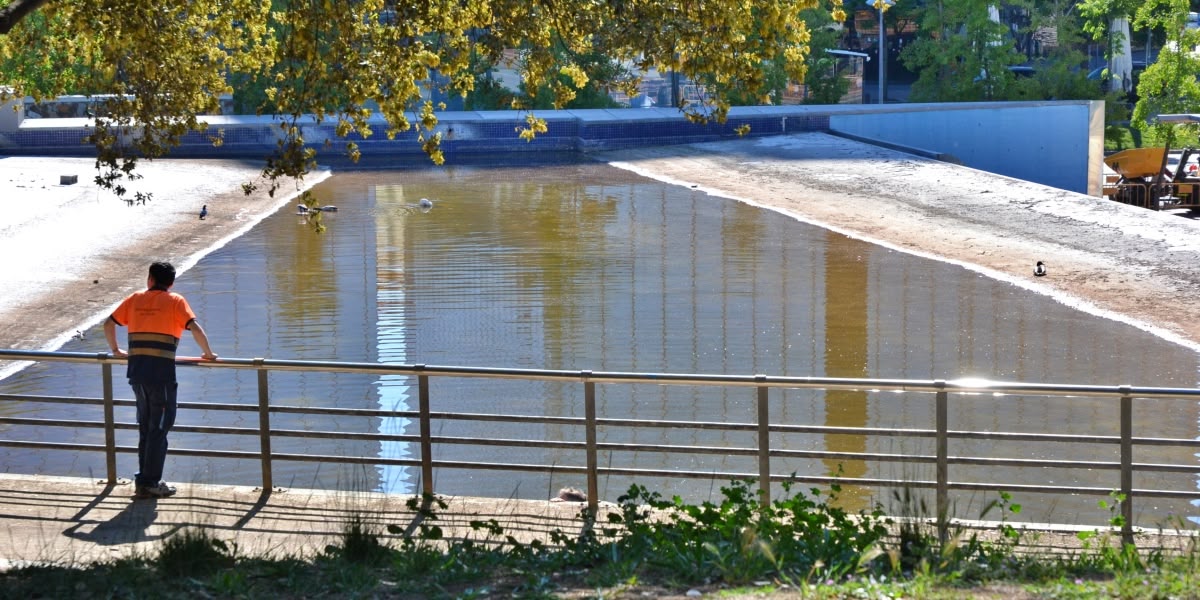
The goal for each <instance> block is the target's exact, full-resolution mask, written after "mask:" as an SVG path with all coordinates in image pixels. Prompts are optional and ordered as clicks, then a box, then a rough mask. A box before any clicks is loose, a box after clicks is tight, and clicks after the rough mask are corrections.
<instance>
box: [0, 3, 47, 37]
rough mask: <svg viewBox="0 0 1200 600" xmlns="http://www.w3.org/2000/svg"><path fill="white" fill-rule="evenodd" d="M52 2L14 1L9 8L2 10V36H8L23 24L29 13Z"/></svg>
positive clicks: (0, 29)
mask: <svg viewBox="0 0 1200 600" xmlns="http://www.w3.org/2000/svg"><path fill="white" fill-rule="evenodd" d="M49 1H50V0H13V1H12V2H10V3H9V5H8V6H6V7H4V8H0V35H4V34H7V33H8V32H9V31H12V28H13V27H15V26H16V25H17V23H20V22H21V19H24V18H25V16H26V15H28V14H29V13H31V12H33V11H35V10H37V9H38V8H41V6H42V5H43V4H45V3H47V2H49Z"/></svg>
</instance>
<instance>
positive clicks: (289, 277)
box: [264, 185, 352, 328]
mask: <svg viewBox="0 0 1200 600" xmlns="http://www.w3.org/2000/svg"><path fill="white" fill-rule="evenodd" d="M312 191H313V194H314V195H315V196H316V198H317V203H318V205H323V204H332V202H331V201H330V199H329V194H330V193H331V192H332V190H331V188H329V187H327V186H321V185H318V186H316V187H315V188H314V189H313V190H312ZM281 210H284V211H290V212H295V210H294V207H284V208H283V209H281ZM295 218H296V219H301V218H303V217H295ZM279 221H280V222H281V225H284V226H285V227H288V229H289V230H290V231H288V232H282V233H280V234H279V235H281V236H286V235H291V236H293V241H292V246H293V247H294V248H295V251H294V252H265V253H264V258H265V262H266V271H267V272H268V273H270V276H271V278H272V281H273V282H274V285H273V286H271V287H270V288H269V289H268V291H267V294H268V297H269V298H268V299H269V301H270V302H271V304H272V305H274V309H275V310H277V311H278V312H279V315H280V316H281V317H282V318H283V319H284V320H285V322H286V323H285V324H286V326H287V327H290V328H303V327H304V326H305V325H306V324H309V323H313V322H314V319H317V320H322V319H324V318H326V317H332V316H333V315H334V313H335V311H336V310H337V304H338V294H337V292H338V290H337V279H336V276H335V273H334V267H335V265H334V257H333V255H332V253H331V251H330V249H331V248H333V247H335V242H336V240H337V238H338V237H340V236H343V235H352V232H349V231H332V230H329V231H326V232H324V233H314V232H313V230H312V228H311V227H299V226H291V225H292V223H291V220H290V219H280V220H279ZM318 322H324V321H318Z"/></svg>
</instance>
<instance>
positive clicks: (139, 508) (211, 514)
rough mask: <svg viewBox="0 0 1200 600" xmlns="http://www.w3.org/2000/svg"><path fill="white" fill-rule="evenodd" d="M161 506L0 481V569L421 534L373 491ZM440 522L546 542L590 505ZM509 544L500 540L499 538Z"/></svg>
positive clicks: (191, 500)
mask: <svg viewBox="0 0 1200 600" xmlns="http://www.w3.org/2000/svg"><path fill="white" fill-rule="evenodd" d="M176 487H177V488H178V489H179V493H178V494H176V495H175V496H172V497H171V498H165V499H161V500H134V499H133V497H132V493H133V485H132V484H131V483H130V482H129V481H128V480H120V481H119V483H118V484H117V485H113V486H110V485H106V484H105V482H104V481H102V480H100V481H97V480H92V479H81V478H64V477H44V476H34V475H7V474H5V475H0V532H2V533H0V571H2V570H5V569H7V568H10V567H12V566H16V565H22V564H29V563H55V564H81V563H89V562H95V561H98V560H100V561H103V560H111V559H117V558H122V557H128V556H137V555H139V554H142V555H153V554H154V553H155V551H156V549H157V544H159V543H160V542H161V541H162V540H164V539H166V538H168V537H170V536H172V535H174V534H177V533H179V532H181V531H184V530H186V529H188V528H193V527H201V528H204V529H205V530H207V531H208V532H209V533H211V534H212V535H213V536H214V537H217V538H219V539H223V540H226V541H231V542H234V543H236V544H237V552H238V555H239V556H272V557H311V556H313V555H315V554H317V553H320V552H322V551H323V550H324V548H325V547H326V546H327V545H329V544H338V543H339V536H340V534H341V533H342V532H343V531H344V529H345V527H346V526H347V524H349V523H351V522H352V519H361V520H362V522H364V523H366V524H367V525H368V526H369V527H371V528H372V529H373V530H374V531H376V532H377V533H378V534H379V535H380V538H381V539H382V540H383V541H385V542H388V541H391V542H395V541H396V540H398V539H399V538H401V537H403V534H389V533H388V531H387V527H388V526H392V525H395V526H397V527H399V528H400V529H401V530H410V531H415V530H416V526H417V525H418V524H419V523H420V522H422V521H421V519H420V518H419V517H418V514H417V513H416V512H415V511H414V510H412V508H410V507H409V506H407V504H408V502H409V501H410V500H412V499H413V497H412V496H389V495H385V494H378V493H370V492H337V491H327V490H284V489H276V490H274V491H272V492H271V493H263V491H262V490H261V489H260V488H252V487H235V486H217V485H189V484H178V485H176ZM443 500H445V501H446V502H447V504H448V506H447V507H446V508H444V509H438V508H435V509H434V513H435V516H436V519H434V520H425V521H424V522H425V523H428V524H436V525H438V526H439V527H441V528H442V530H443V532H444V533H445V535H446V537H447V538H449V539H474V540H477V541H487V540H488V539H492V538H489V536H488V534H486V533H484V532H479V531H474V530H473V529H472V528H471V522H472V521H488V520H490V519H495V520H496V521H497V522H498V523H500V524H501V526H502V527H503V528H504V533H505V534H511V535H514V536H515V537H517V539H519V540H522V541H531V540H533V539H540V540H543V541H548V540H549V539H550V534H551V533H552V532H554V531H556V530H558V531H562V532H564V533H576V534H577V533H579V532H581V531H582V530H583V528H584V527H585V525H586V522H585V521H584V520H583V519H582V518H580V513H581V510H582V509H583V508H584V506H585V505H584V504H583V503H575V502H549V501H534V500H508V499H485V498H464V497H448V498H443ZM499 541H502V538H501V540H499Z"/></svg>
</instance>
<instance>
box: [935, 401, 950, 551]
mask: <svg viewBox="0 0 1200 600" xmlns="http://www.w3.org/2000/svg"><path fill="white" fill-rule="evenodd" d="M936 383H937V385H938V386H939V387H944V386H945V385H946V382H945V381H940V380H939V381H937V382H936ZM947 396H948V394H947V393H946V391H945V390H942V391H939V392H938V393H937V400H936V406H935V408H934V420H935V421H936V428H937V442H936V443H937V529H938V540H939V541H940V542H941V543H943V544H945V543H946V540H947V539H949V535H948V534H949V529H950V492H949V482H950V468H949V458H948V455H949V443H948V440H947V436H946V430H947V428H948V427H947V421H948V417H947V413H948V412H949V411H948V407H947V404H948V402H947Z"/></svg>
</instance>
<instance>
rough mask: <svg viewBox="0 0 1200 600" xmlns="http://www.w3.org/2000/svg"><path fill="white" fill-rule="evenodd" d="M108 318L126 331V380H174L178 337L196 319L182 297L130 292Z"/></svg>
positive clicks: (154, 290) (153, 291)
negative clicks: (127, 344)
mask: <svg viewBox="0 0 1200 600" xmlns="http://www.w3.org/2000/svg"><path fill="white" fill-rule="evenodd" d="M109 318H111V319H112V320H113V322H114V323H116V324H117V325H121V326H124V327H126V328H127V329H128V330H129V368H128V369H127V371H126V375H127V376H128V377H129V380H130V381H137V382H173V381H175V350H176V349H177V348H178V347H179V338H180V336H182V335H183V331H184V330H185V329H187V328H188V326H189V325H191V323H192V321H194V320H195V319H196V314H195V313H194V312H192V307H191V306H189V305H188V303H187V300H185V299H184V297H183V296H180V295H179V294H176V293H174V292H169V291H167V290H165V289H163V288H151V289H148V290H146V291H142V292H134V293H133V294H130V295H129V297H128V298H125V300H123V301H122V302H121V304H120V305H118V306H117V309H116V310H114V311H113V314H112V316H111V317H109Z"/></svg>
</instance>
